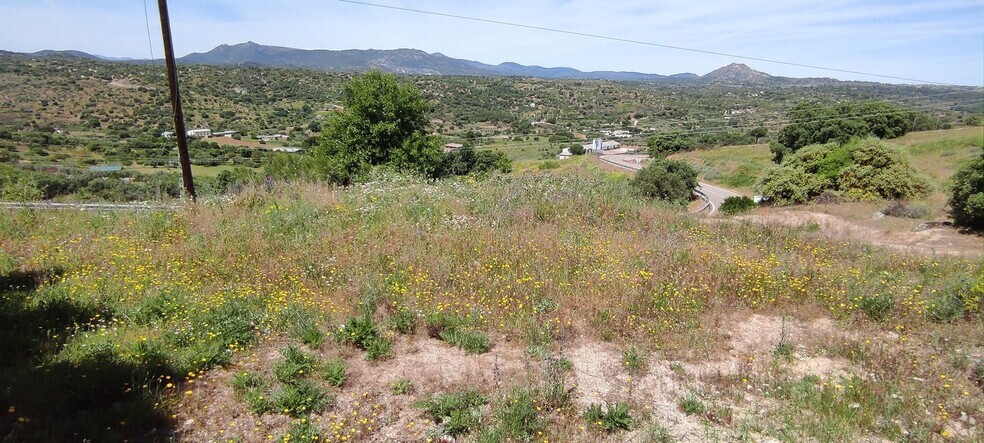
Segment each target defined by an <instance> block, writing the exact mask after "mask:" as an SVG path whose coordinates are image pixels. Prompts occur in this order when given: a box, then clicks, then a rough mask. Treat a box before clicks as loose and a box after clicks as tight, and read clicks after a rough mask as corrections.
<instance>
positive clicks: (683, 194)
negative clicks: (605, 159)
mask: <svg viewBox="0 0 984 443" xmlns="http://www.w3.org/2000/svg"><path fill="white" fill-rule="evenodd" d="M632 186H633V187H635V188H636V189H637V190H639V192H641V193H642V194H643V195H645V196H648V197H653V198H658V199H661V200H666V201H670V202H674V203H684V202H686V201H688V200H690V197H691V196H692V195H693V193H694V189H696V188H697V170H696V169H694V167H693V166H690V164H689V163H687V162H685V161H683V160H669V159H666V158H661V157H657V158H655V159H653V160H652V161H650V162H649V164H648V165H646V167H644V168H642V170H641V171H639V172H638V173H637V174H636V176H635V177H634V178H633V179H632Z"/></svg>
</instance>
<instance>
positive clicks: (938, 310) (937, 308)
mask: <svg viewBox="0 0 984 443" xmlns="http://www.w3.org/2000/svg"><path fill="white" fill-rule="evenodd" d="M963 314H964V305H963V301H962V300H961V299H960V298H959V297H957V296H954V295H942V296H939V297H935V298H933V299H932V300H930V301H929V308H928V309H927V310H926V315H927V316H928V317H929V319H930V320H931V321H932V322H933V323H950V322H953V321H954V320H956V319H958V318H960V317H962V316H963Z"/></svg>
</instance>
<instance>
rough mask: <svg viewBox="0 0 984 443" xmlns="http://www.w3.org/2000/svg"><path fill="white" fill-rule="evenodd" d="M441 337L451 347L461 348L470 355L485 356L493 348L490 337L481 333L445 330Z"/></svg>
mask: <svg viewBox="0 0 984 443" xmlns="http://www.w3.org/2000/svg"><path fill="white" fill-rule="evenodd" d="M440 337H441V340H444V341H445V342H447V343H448V344H450V345H451V346H454V347H456V348H461V349H463V350H464V351H465V352H467V353H469V354H484V353H486V352H489V349H491V348H492V341H491V340H490V339H489V336H488V335H485V334H484V333H482V332H480V331H463V330H459V329H452V330H444V331H441V334H440Z"/></svg>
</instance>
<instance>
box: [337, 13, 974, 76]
mask: <svg viewBox="0 0 984 443" xmlns="http://www.w3.org/2000/svg"><path fill="white" fill-rule="evenodd" d="M335 1H337V2H341V3H350V4H353V5H361V6H369V7H374V8H381V9H390V10H394V11H403V12H411V13H414V14H423V15H432V16H436V17H445V18H453V19H458V20H468V21H473V22H480V23H489V24H494V25H501V26H511V27H515V28H524V29H532V30H536V31H545V32H553V33H557V34H567V35H576V36H579V37H588V38H594V39H599V40H608V41H616V42H621V43H631V44H636V45H643V46H652V47H658V48H664V49H672V50H676V51H686V52H693V53H698V54H706V55H714V56H719V57H728V58H737V59H741V60H751V61H757V62H763V63H772V64H777V65H785V66H795V67H799V68H808V69H816V70H820V71H828V72H839V73H844V74H854V75H862V76H866V77H876V78H884V79H890V80H901V81H907V82H916V83H925V84H932V85H944V86H956V85H953V84H950V83H945V82H937V81H932V80H922V79H917V78H911V77H900V76H894V75H887V74H879V73H873V72H864V71H856V70H852V69H841V68H833V67H828V66H820V65H812V64H806V63H797V62H790V61H785V60H778V59H771V58H764V57H752V56H747V55H741V54H731V53H727V52H720V51H709V50H704V49H696V48H687V47H683V46H677V45H668V44H664V43H655V42H647V41H643V40H635V39H630V38H622V37H613V36H608V35H601V34H592V33H587V32H580V31H571V30H567V29H559V28H549V27H546V26H537V25H529V24H523V23H514V22H507V21H504V20H493V19H487V18H481V17H472V16H466V15H458V14H449V13H446V12H438V11H428V10H423V9H414V8H406V7H402V6H393V5H384V4H380V3H370V2H365V1H357V0H335Z"/></svg>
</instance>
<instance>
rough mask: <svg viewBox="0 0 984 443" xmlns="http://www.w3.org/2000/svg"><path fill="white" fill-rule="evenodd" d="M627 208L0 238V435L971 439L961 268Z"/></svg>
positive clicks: (44, 224) (375, 200)
mask: <svg viewBox="0 0 984 443" xmlns="http://www.w3.org/2000/svg"><path fill="white" fill-rule="evenodd" d="M627 189H628V187H627V186H625V179H623V178H617V177H608V176H604V175H597V174H595V175H592V174H588V175H580V176H578V175H567V176H553V177H551V176H545V175H539V174H530V175H524V176H506V177H497V178H493V179H491V180H490V181H474V180H461V181H444V182H440V183H423V182H419V181H415V180H410V179H405V178H399V177H378V178H377V179H376V180H374V181H371V182H369V183H365V184H363V185H359V186H355V187H351V188H345V189H340V188H326V187H324V186H320V185H310V184H297V183H295V184H289V185H287V184H276V185H273V186H271V187H261V188H259V189H249V190H247V191H246V192H244V193H242V194H240V195H239V196H238V197H235V198H231V199H228V200H222V201H216V202H215V203H214V204H205V205H200V206H197V207H188V208H186V209H181V210H179V211H177V212H157V213H119V212H110V213H99V212H82V213H75V212H36V211H31V210H7V209H4V210H0V234H2V235H0V338H2V340H0V344H2V346H3V352H2V353H0V356H2V357H3V358H2V359H0V402H2V404H3V405H4V408H5V414H3V416H2V417H0V435H2V436H4V437H5V438H7V439H11V440H18V441H20V440H23V441H66V440H81V439H88V440H92V441H121V440H124V439H130V440H139V441H173V440H177V441H219V440H221V441H227V440H234V441H260V440H269V439H273V438H276V439H278V440H280V439H285V438H286V439H298V438H304V437H305V436H311V435H319V436H320V437H321V438H320V439H321V440H324V441H343V440H344V441H350V440H356V441H366V442H382V441H392V440H393V439H396V440H401V441H425V440H426V439H428V438H439V437H442V436H446V435H450V436H457V437H458V438H459V439H463V440H468V441H471V440H479V441H501V440H504V439H505V436H511V438H514V439H516V440H523V439H527V438H530V439H532V438H533V437H535V438H536V440H537V441H540V440H548V441H625V440H641V439H642V438H643V437H646V438H649V437H652V438H653V439H657V441H666V440H669V439H672V440H675V441H683V442H693V441H704V440H705V438H706V436H707V435H714V436H717V438H720V439H721V440H728V441H730V440H740V439H747V440H768V439H776V440H795V441H805V440H838V441H850V440H862V439H884V440H902V439H906V438H916V437H918V438H920V439H927V440H932V439H934V438H939V439H942V438H948V439H955V440H957V441H974V440H979V439H980V436H981V434H980V432H981V430H980V427H979V426H977V427H975V426H973V425H971V424H969V423H971V422H970V420H971V419H973V420H974V421H976V422H977V423H980V422H981V420H984V415H982V412H981V411H982V407H984V391H982V385H981V384H980V383H981V382H980V381H979V380H980V377H981V376H982V375H984V349H982V348H981V343H984V335H982V334H984V329H982V328H980V324H981V321H982V320H981V308H984V306H981V304H980V300H981V298H979V295H980V294H981V291H982V288H984V286H982V285H984V280H982V279H984V269H981V267H980V263H975V262H971V261H965V260H960V259H953V258H946V257H939V256H929V255H927V256H920V255H902V254H899V253H896V252H892V251H890V250H883V249H880V248H875V247H871V246H869V245H865V244H860V243H855V242H851V241H846V240H843V239H834V240H830V239H826V238H825V237H823V236H821V235H818V234H817V233H816V232H814V231H815V230H813V229H810V228H808V227H806V228H783V227H781V226H773V227H758V226H755V225H749V224H739V223H710V222H704V221H701V220H700V219H696V218H694V217H692V216H689V215H686V214H681V213H679V212H678V211H677V210H676V209H675V208H669V207H663V206H661V205H659V204H655V203H652V202H648V201H640V200H637V199H636V198H635V197H634V196H633V195H631V194H630V193H628V191H627ZM974 285H976V286H974ZM973 291H977V292H973ZM974 294H978V295H974ZM975 297H977V298H975ZM449 410H451V411H466V413H465V414H450V413H448V412H446V411H449ZM927 410H929V411H932V413H930V414H927V413H926V411H927ZM449 414H450V415H449ZM585 417H587V419H586V418H585ZM961 417H967V419H966V420H965V419H962V418H961Z"/></svg>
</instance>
